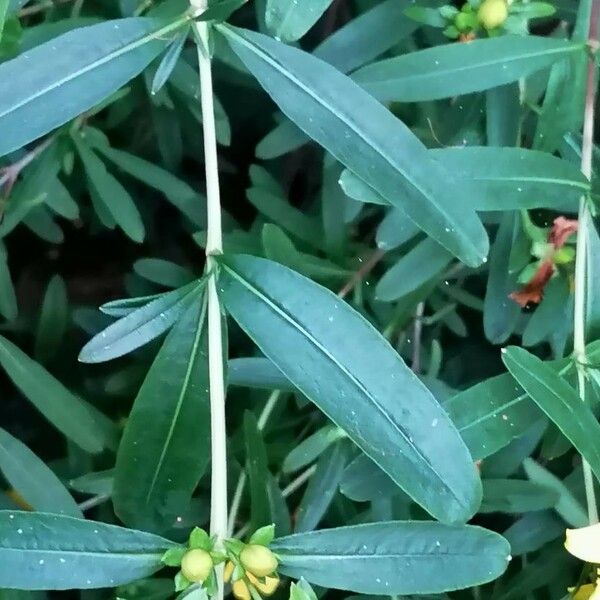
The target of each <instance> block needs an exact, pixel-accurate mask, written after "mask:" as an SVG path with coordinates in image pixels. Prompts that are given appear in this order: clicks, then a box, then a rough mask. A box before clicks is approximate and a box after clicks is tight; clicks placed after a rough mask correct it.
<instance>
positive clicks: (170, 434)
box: [145, 301, 206, 506]
mask: <svg viewBox="0 0 600 600" xmlns="http://www.w3.org/2000/svg"><path fill="white" fill-rule="evenodd" d="M205 317H206V301H205V302H204V305H203V307H202V310H201V311H200V315H199V317H198V323H197V325H196V334H195V336H194V342H193V345H192V349H191V351H190V355H189V360H188V366H187V370H186V373H185V377H184V379H183V382H182V385H181V389H180V391H179V397H178V399H177V404H176V405H175V414H174V417H173V419H172V420H171V425H170V426H169V431H168V433H167V437H166V438H165V441H164V444H163V447H162V450H161V454H160V457H159V459H158V463H157V465H156V469H155V471H154V475H153V477H152V481H151V483H150V486H149V488H148V491H147V492H146V497H145V502H146V506H147V505H148V504H150V496H151V495H152V493H153V492H154V487H155V486H156V482H157V481H158V477H159V476H160V471H161V470H162V467H163V464H164V461H165V458H166V455H167V452H168V450H169V446H170V445H171V441H172V439H173V435H174V433H175V427H176V424H177V419H178V418H179V413H180V412H181V406H182V405H183V401H184V398H185V395H186V393H187V390H188V386H189V383H190V378H191V376H192V369H193V367H194V362H195V360H196V356H197V353H198V348H199V346H200V339H201V337H202V334H203V332H204V323H205Z"/></svg>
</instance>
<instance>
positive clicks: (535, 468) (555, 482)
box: [523, 458, 589, 527]
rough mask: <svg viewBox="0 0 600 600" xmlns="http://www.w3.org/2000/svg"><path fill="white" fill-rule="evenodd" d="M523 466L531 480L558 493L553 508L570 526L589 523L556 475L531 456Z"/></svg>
mask: <svg viewBox="0 0 600 600" xmlns="http://www.w3.org/2000/svg"><path fill="white" fill-rule="evenodd" d="M523 468H524V469H525V473H526V474H527V477H529V479H530V480H531V481H533V482H534V483H537V484H540V485H543V486H546V487H547V488H549V489H552V490H554V491H555V492H556V493H557V494H558V502H557V503H556V505H555V506H554V509H555V510H556V512H557V513H558V514H559V515H560V516H561V517H562V518H563V519H564V520H565V521H566V522H567V523H568V524H569V525H570V526H571V527H585V526H586V525H589V522H588V515H587V512H586V511H585V509H584V508H583V506H581V504H580V503H579V500H577V498H575V496H574V495H573V494H572V493H571V490H569V488H568V487H567V486H566V485H565V484H564V483H563V482H562V481H561V480H560V479H559V478H558V477H556V475H554V474H553V473H551V472H550V471H549V470H548V469H546V468H544V467H542V465H540V464H538V463H536V462H535V461H534V460H533V459H531V458H526V459H525V460H524V461H523Z"/></svg>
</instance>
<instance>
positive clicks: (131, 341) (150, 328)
mask: <svg viewBox="0 0 600 600" xmlns="http://www.w3.org/2000/svg"><path fill="white" fill-rule="evenodd" d="M203 286H204V281H203V280H200V281H194V282H192V283H189V284H188V285H186V286H184V287H182V288H179V289H177V290H173V291H172V292H169V293H167V294H163V295H161V296H160V297H158V298H157V299H156V300H152V301H151V302H149V303H148V304H146V305H144V306H142V307H141V308H138V309H137V310H134V311H133V312H131V313H129V314H128V315H127V316H125V317H123V318H122V319H120V320H119V321H117V322H116V323H113V324H112V325H110V326H109V327H107V328H106V329H105V330H104V331H102V332H100V333H99V334H97V335H96V336H95V337H93V338H92V339H91V340H90V341H89V342H88V343H87V344H86V345H85V346H84V347H83V348H82V350H81V352H80V354H79V360H80V361H81V362H86V363H98V362H104V361H107V360H111V359H113V358H117V357H119V356H123V355H125V354H128V353H129V352H132V351H133V350H135V349H137V348H139V347H140V346H143V345H144V344H147V343H148V342H150V341H151V340H153V339H155V338H157V337H158V336H159V335H161V334H163V333H164V332H165V331H166V330H167V329H169V328H170V327H171V326H172V325H173V323H175V321H177V319H178V318H179V317H180V316H181V314H182V313H183V311H184V310H185V308H186V305H187V303H188V302H189V300H190V298H191V297H192V296H195V295H196V294H197V293H198V292H199V290H200V289H201V288H202V287H203Z"/></svg>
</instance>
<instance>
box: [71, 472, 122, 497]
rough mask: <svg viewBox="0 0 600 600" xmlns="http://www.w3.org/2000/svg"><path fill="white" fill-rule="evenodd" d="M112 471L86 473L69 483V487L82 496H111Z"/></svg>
mask: <svg viewBox="0 0 600 600" xmlns="http://www.w3.org/2000/svg"><path fill="white" fill-rule="evenodd" d="M113 477H114V469H107V470H106V471H96V472H92V473H86V474H85V475H82V476H81V477H76V478H75V479H71V481H69V486H70V487H71V488H73V489H74V490H76V491H78V492H81V493H83V494H93V495H107V496H110V495H111V494H112V488H113Z"/></svg>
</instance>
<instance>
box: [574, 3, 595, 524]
mask: <svg viewBox="0 0 600 600" xmlns="http://www.w3.org/2000/svg"><path fill="white" fill-rule="evenodd" d="M599 12H600V0H593V3H592V10H591V15H590V28H589V34H588V44H589V45H590V49H592V48H593V47H594V46H595V45H596V43H597V39H598V16H599ZM595 104H596V77H595V66H594V58H593V56H590V57H589V59H588V68H587V84H586V93H585V109H584V118H583V142H582V147H581V171H582V172H583V174H584V175H585V176H586V177H587V178H588V179H589V180H590V181H591V179H592V150H593V143H594V117H595V114H594V112H595ZM589 225H590V212H589V206H588V198H587V196H583V197H582V198H581V201H580V204H579V227H578V232H577V258H576V261H575V302H574V305H575V306H574V314H573V320H574V324H573V354H574V357H575V361H576V364H577V386H578V389H579V397H580V398H581V400H582V401H583V402H585V369H586V353H585V320H586V295H587V252H588V250H587V246H588V227H589ZM583 475H584V480H585V492H586V500H587V507H588V518H589V521H590V523H597V522H598V507H597V504H596V495H595V491H594V478H593V475H592V471H591V469H590V466H589V464H588V463H587V461H586V460H584V461H583Z"/></svg>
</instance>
